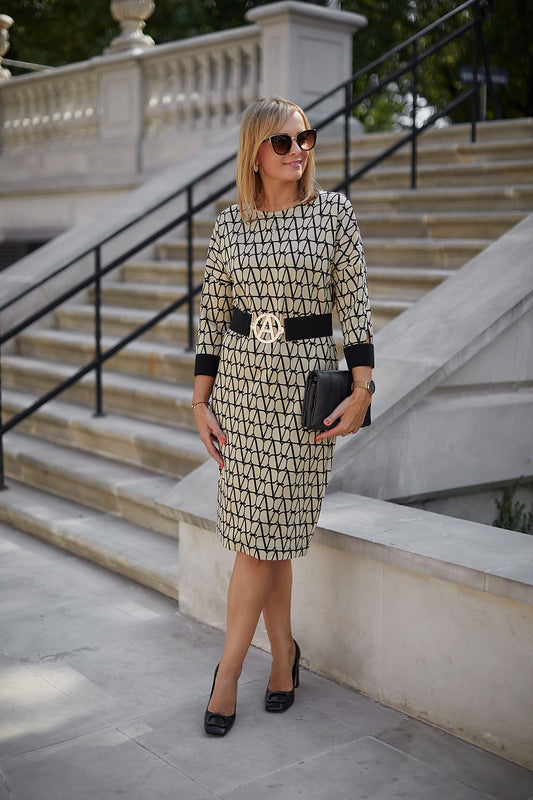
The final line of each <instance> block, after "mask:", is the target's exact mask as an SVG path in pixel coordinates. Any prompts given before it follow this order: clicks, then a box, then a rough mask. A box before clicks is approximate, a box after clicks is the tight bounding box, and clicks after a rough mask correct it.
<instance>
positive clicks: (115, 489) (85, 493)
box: [0, 431, 178, 538]
mask: <svg viewBox="0 0 533 800" xmlns="http://www.w3.org/2000/svg"><path fill="white" fill-rule="evenodd" d="M4 455H5V465H6V475H8V476H9V477H10V478H14V479H15V480H17V481H19V482H21V483H24V484H26V485H28V486H34V487H35V488H37V489H41V490H43V491H46V492H50V493H51V494H54V495H58V496H59V497H64V498H65V499H67V500H72V501H73V502H75V503H81V504H82V505H84V506H87V507H90V508H94V509H96V510H98V511H105V512H106V513H108V514H113V516H116V517H120V518H122V519H126V520H129V521H130V522H134V523H135V524H136V525H142V526H143V527H146V528H150V529H151V530H154V531H157V532H158V533H162V534H163V535H165V536H170V537H172V538H177V536H178V532H177V526H176V523H175V521H174V520H171V519H169V518H168V517H166V516H163V515H162V514H161V513H160V509H161V506H160V505H158V502H159V500H160V499H161V497H162V496H163V495H164V494H165V493H166V492H169V491H171V489H172V488H173V487H175V486H176V479H175V478H172V477H169V476H167V475H159V474H158V473H155V472H152V471H151V470H147V469H143V468H142V467H135V466H132V465H131V464H124V463H121V462H119V461H115V460H113V459H110V458H104V457H102V456H97V455H94V454H92V453H86V452H83V451H81V450H75V449H74V448H71V447H65V446H64V445H58V444H53V443H52V442H47V441H43V440H41V439H36V438H35V437H34V436H26V435H25V434H22V433H16V432H14V431H10V432H9V433H8V434H7V435H6V437H5V444H4ZM0 498H1V494H0Z"/></svg>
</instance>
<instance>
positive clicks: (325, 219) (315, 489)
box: [195, 192, 373, 559]
mask: <svg viewBox="0 0 533 800" xmlns="http://www.w3.org/2000/svg"><path fill="white" fill-rule="evenodd" d="M333 307H335V308H336V310H337V315H338V318H339V321H340V324H341V328H342V333H343V337H344V352H345V356H346V360H347V363H348V366H349V367H354V366H358V365H361V364H369V365H371V366H372V365H373V345H372V344H368V343H367V331H368V332H369V333H370V335H371V319H370V308H369V303H368V294H367V288H366V268H365V261H364V254H363V246H362V243H361V237H360V234H359V229H358V226H357V222H356V219H355V215H354V211H353V208H352V205H351V203H350V202H349V201H348V200H347V199H346V198H345V197H344V196H343V195H340V194H337V193H336V192H320V193H319V194H318V195H317V197H316V199H315V200H312V201H310V202H308V203H303V204H301V205H297V206H294V207H291V208H288V209H285V210H282V211H268V212H259V216H258V218H257V219H256V220H254V221H253V222H252V223H251V224H246V223H245V222H244V221H243V220H242V219H241V217H240V214H239V209H238V206H236V205H234V206H230V207H229V208H227V209H226V210H225V211H223V212H222V213H221V214H219V216H218V218H217V220H216V223H215V227H214V230H213V234H212V237H211V241H210V245H209V250H208V255H207V260H206V269H205V279H204V286H203V292H202V301H201V309H200V322H199V331H198V346H197V351H196V353H197V354H196V363H195V374H196V375H212V376H216V378H215V383H214V387H213V410H214V413H215V415H216V417H217V419H218V422H219V424H220V426H221V428H222V430H223V431H224V433H225V434H226V437H227V443H226V444H225V445H222V447H221V450H222V456H223V459H224V469H223V470H221V471H220V475H219V486H218V517H217V532H218V535H219V537H220V539H221V541H222V544H223V545H224V546H225V547H227V548H229V549H230V550H240V551H242V552H244V553H247V554H248V555H250V556H254V557H256V558H259V559H288V558H294V557H296V556H303V555H305V554H306V552H307V549H308V547H309V544H310V540H311V536H312V534H313V530H314V528H315V525H316V523H317V521H318V516H319V513H320V506H321V502H322V497H323V495H324V492H325V490H326V485H327V481H328V478H329V473H330V469H331V461H332V457H333V447H334V440H331V439H330V440H324V441H322V442H318V443H315V434H314V433H313V432H309V431H306V430H304V429H303V428H302V425H301V410H302V399H303V393H304V386H305V380H306V376H307V375H308V373H309V372H310V371H311V370H314V369H336V368H337V353H336V348H335V344H334V341H333V338H332V336H331V335H326V336H324V335H320V336H318V337H307V338H303V339H297V340H295V341H284V340H283V338H280V339H277V340H276V341H272V342H268V341H267V342H264V341H261V340H260V339H258V338H256V336H255V335H254V334H253V332H252V331H250V333H249V335H243V334H242V333H237V332H235V331H234V330H232V329H231V328H230V323H231V320H232V317H233V314H234V309H238V311H241V312H248V313H249V314H251V315H252V316H253V317H257V316H258V315H261V314H265V313H268V314H270V313H272V314H275V315H276V316H277V317H278V318H281V319H282V320H285V319H286V318H294V317H309V316H310V315H324V314H329V313H330V312H331V311H332V309H333ZM312 319H313V318H311V324H312ZM300 322H301V321H300ZM261 338H263V339H264V338H267V339H268V336H267V337H265V336H262V337H261Z"/></svg>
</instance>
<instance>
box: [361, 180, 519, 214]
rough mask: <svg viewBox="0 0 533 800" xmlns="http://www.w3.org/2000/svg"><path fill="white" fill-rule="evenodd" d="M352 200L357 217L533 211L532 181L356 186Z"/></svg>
mask: <svg viewBox="0 0 533 800" xmlns="http://www.w3.org/2000/svg"><path fill="white" fill-rule="evenodd" d="M351 198H352V202H353V204H354V206H355V210H356V213H358V214H371V213H376V214H389V213H405V212H416V211H421V212H426V211H427V210H428V209H431V213H436V212H443V211H446V212H460V211H470V212H475V211H477V212H481V213H484V212H491V211H503V212H505V211H520V212H522V213H524V215H525V214H528V213H530V212H531V211H533V181H530V183H528V184H522V185H521V186H519V185H516V186H513V185H512V184H507V185H501V186H497V185H487V186H465V187H463V186H460V187H455V188H450V187H446V186H443V187H442V188H440V189H431V188H430V189H424V188H418V189H408V188H407V189H395V190H392V189H376V190H372V191H362V189H361V187H360V186H359V185H358V184H357V183H354V184H352V189H351Z"/></svg>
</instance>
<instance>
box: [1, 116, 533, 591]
mask: <svg viewBox="0 0 533 800" xmlns="http://www.w3.org/2000/svg"><path fill="white" fill-rule="evenodd" d="M478 133H479V140H478V143H477V144H475V145H472V144H470V143H469V141H468V135H469V134H468V127H467V126H457V127H454V128H448V129H442V130H435V131H431V132H428V133H427V134H425V135H424V136H423V137H422V138H421V140H420V142H419V171H418V186H419V188H418V189H417V190H416V191H412V190H411V189H409V181H410V172H409V153H408V151H407V150H404V151H402V152H400V153H397V154H396V155H395V156H394V157H392V158H391V159H390V160H389V161H388V162H386V163H385V164H384V165H382V166H381V167H379V168H377V169H375V170H374V171H373V172H371V173H370V174H369V175H367V176H365V177H364V178H363V179H362V180H361V181H360V182H358V183H357V184H356V185H355V186H354V187H353V191H352V199H353V202H354V206H355V208H356V213H357V216H358V219H359V224H360V227H361V232H362V236H363V241H364V244H365V251H366V256H367V263H368V280H369V288H370V294H371V301H372V307H373V314H374V322H375V328H376V330H379V329H380V328H381V327H383V326H384V325H385V324H386V323H387V322H388V321H389V320H390V319H392V318H393V317H395V316H396V315H397V314H399V313H401V312H402V311H403V310H405V309H406V308H409V307H410V306H412V305H413V304H414V303H415V302H416V301H417V299H419V298H420V297H421V296H423V295H424V294H425V293H426V292H428V291H430V290H431V289H432V288H434V287H435V286H437V285H438V284H439V283H440V282H441V281H443V280H445V279H446V278H447V277H448V276H449V275H450V274H451V273H452V272H453V271H454V270H456V269H458V268H460V267H461V266H462V265H463V264H464V263H465V262H466V261H468V260H469V259H470V258H472V257H473V256H474V255H476V254H477V253H479V252H480V251H481V250H483V249H484V248H485V247H486V246H487V245H488V244H490V243H491V242H492V241H494V240H495V239H496V238H498V237H499V236H501V235H502V234H503V233H504V232H505V231H507V230H508V229H509V228H511V227H512V226H513V225H515V224H516V223H517V222H519V221H520V220H521V219H522V218H523V217H524V216H525V215H526V213H528V212H530V211H532V210H533V120H512V121H508V122H493V123H487V124H485V125H480V126H479V129H478ZM393 139H394V135H392V134H375V135H369V136H365V137H361V138H359V139H357V140H354V146H353V153H354V155H353V159H352V166H353V167H354V168H356V167H357V166H359V165H361V164H363V163H364V162H365V161H366V160H367V159H368V158H370V157H371V156H372V155H374V154H377V153H379V152H380V151H381V150H382V149H383V148H384V147H386V146H387V145H388V144H390V143H391V142H392V141H393ZM340 149H341V146H340V144H339V143H336V142H334V141H327V140H326V141H324V142H322V143H321V144H320V150H319V158H318V159H317V168H318V169H317V171H318V178H319V180H320V182H321V184H322V186H324V188H328V187H330V186H332V185H334V184H335V183H336V182H337V181H338V180H339V175H340V174H341V171H342V167H341V162H340ZM229 202H232V199H231V198H228V199H226V200H225V201H223V202H221V203H220V206H221V207H224V206H225V205H227V204H228V203H229ZM212 224H213V219H212V218H211V219H204V220H200V221H198V222H197V223H196V227H195V241H194V254H195V255H194V257H195V273H196V277H197V279H198V281H200V280H201V275H202V262H203V258H204V256H205V251H206V247H207V243H208V239H209V234H210V231H211V228H212ZM185 256H186V244H185V242H184V241H183V240H180V239H179V238H176V237H174V238H168V239H165V240H164V241H161V242H159V243H157V244H156V245H154V247H153V251H152V253H151V254H150V256H149V257H143V258H137V259H135V260H134V261H132V262H130V263H127V264H124V265H123V266H122V268H121V269H120V271H117V273H116V274H115V275H114V276H113V279H112V280H106V281H105V284H104V287H103V304H104V305H103V309H102V321H103V330H104V339H103V346H104V348H105V347H109V346H111V345H112V344H113V343H114V342H115V341H116V338H117V337H120V336H122V335H124V334H125V333H127V332H129V331H130V330H131V329H132V327H135V326H137V325H139V324H141V323H142V322H144V321H146V320H147V319H149V317H150V316H151V315H152V313H153V311H154V310H155V309H159V308H161V307H163V306H164V305H165V304H167V303H168V302H170V301H172V300H174V299H176V297H179V296H180V295H182V294H183V293H184V291H185V284H186V270H185ZM93 313H94V312H93V307H92V305H91V296H90V293H88V294H87V295H85V296H82V297H81V298H80V299H77V300H76V302H72V303H69V304H68V305H66V306H64V307H63V308H61V309H58V311H57V312H56V313H55V314H54V318H53V322H52V324H50V325H49V326H48V327H42V328H31V329H29V330H28V331H26V332H25V333H23V334H22V335H20V336H19V337H18V339H17V341H16V348H15V351H14V352H12V353H9V354H6V355H4V356H3V359H2V371H3V372H2V375H3V413H4V418H5V419H7V418H8V417H9V416H11V415H12V414H13V413H16V412H17V411H18V410H20V409H21V408H23V407H25V406H26V405H28V404H29V403H30V402H32V401H33V400H34V399H35V398H36V397H37V396H38V395H39V394H40V393H42V392H44V391H46V390H48V389H50V388H52V386H54V385H55V384H56V383H58V382H59V381H60V380H62V379H64V378H65V377H67V376H68V374H69V373H70V372H71V371H72V367H73V365H80V364H82V363H85V362H86V361H87V360H88V359H89V358H91V357H92V355H93V350H94V343H93V333H92V331H93V325H94V322H93ZM186 325H187V318H186V315H185V314H183V313H175V314H172V315H170V316H169V317H167V319H166V320H164V321H163V322H161V323H160V324H159V325H158V326H157V327H156V328H154V329H152V330H151V331H150V332H149V333H147V334H145V336H143V337H142V338H141V339H139V340H137V341H136V342H134V343H132V344H131V345H129V346H128V347H127V348H126V349H124V350H123V351H122V352H121V353H119V354H117V355H116V356H115V357H114V358H113V359H111V360H110V362H108V365H107V366H106V368H105V370H104V409H105V412H106V415H105V416H102V417H95V416H93V415H92V411H91V407H92V405H93V403H94V376H93V375H89V376H87V377H86V378H84V379H83V380H81V381H80V382H79V383H78V384H77V385H76V386H75V387H73V388H72V389H70V390H68V391H67V392H65V393H64V394H63V395H62V396H61V398H60V399H59V400H55V401H52V402H50V403H48V404H47V405H45V406H44V407H43V408H42V409H41V410H40V411H38V412H37V413H35V414H34V415H33V416H32V417H30V418H29V419H28V420H27V421H26V422H25V423H23V424H21V425H19V426H18V427H17V428H16V429H15V430H14V431H12V432H11V433H10V434H8V435H7V436H6V439H5V444H4V449H5V458H6V471H7V474H8V476H9V481H8V484H9V490H8V491H6V492H3V493H1V494H0V520H3V521H6V522H9V523H11V524H13V525H14V526H16V527H18V528H20V529H22V530H24V531H27V532H29V533H31V534H33V535H36V536H40V537H41V538H43V539H46V540H47V541H50V542H52V543H54V544H56V545H58V546H60V547H64V548H65V549H68V550H70V551H72V552H74V553H77V554H78V555H81V556H83V557H86V558H89V559H91V560H93V561H95V562H97V563H100V564H102V565H104V566H106V567H109V568H112V569H114V570H116V571H117V572H119V573H121V574H124V575H126V576H128V577H131V578H133V579H135V580H138V581H140V582H142V583H144V584H146V585H148V586H151V587H153V588H155V589H157V590H158V591H163V592H165V593H166V594H169V595H170V596H173V597H177V594H178V586H177V557H178V548H177V542H176V535H177V534H176V529H175V524H174V523H173V522H172V521H171V520H169V519H168V518H167V517H166V516H165V515H164V513H162V511H161V510H160V508H158V506H157V505H156V504H155V503H154V501H157V500H158V499H160V498H161V496H162V495H163V494H164V493H165V492H166V491H169V490H170V489H171V488H172V486H173V485H174V484H175V482H176V480H179V478H180V477H182V476H184V475H185V474H187V473H188V472H189V471H190V470H192V469H194V468H195V467H196V466H198V465H199V464H200V463H202V461H203V460H204V459H205V453H204V450H203V446H202V444H201V442H200V441H199V438H198V436H197V435H196V433H195V429H194V423H193V419H192V413H191V409H190V397H191V386H192V365H193V354H192V353H191V352H189V351H187V349H186V347H185V336H186ZM339 347H340V341H339ZM194 501H195V503H197V504H198V506H200V507H201V505H202V503H203V502H204V498H203V497H201V496H199V497H198V498H194Z"/></svg>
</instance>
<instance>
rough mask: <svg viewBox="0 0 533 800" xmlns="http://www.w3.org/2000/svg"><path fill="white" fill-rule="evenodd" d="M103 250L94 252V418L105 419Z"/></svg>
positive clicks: (96, 249)
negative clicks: (103, 391)
mask: <svg viewBox="0 0 533 800" xmlns="http://www.w3.org/2000/svg"><path fill="white" fill-rule="evenodd" d="M101 312H102V250H101V247H100V246H99V245H98V247H96V248H95V250H94V357H95V359H96V366H95V383H94V388H95V411H94V414H93V416H94V417H103V416H104V412H103V403H102V313H101Z"/></svg>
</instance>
